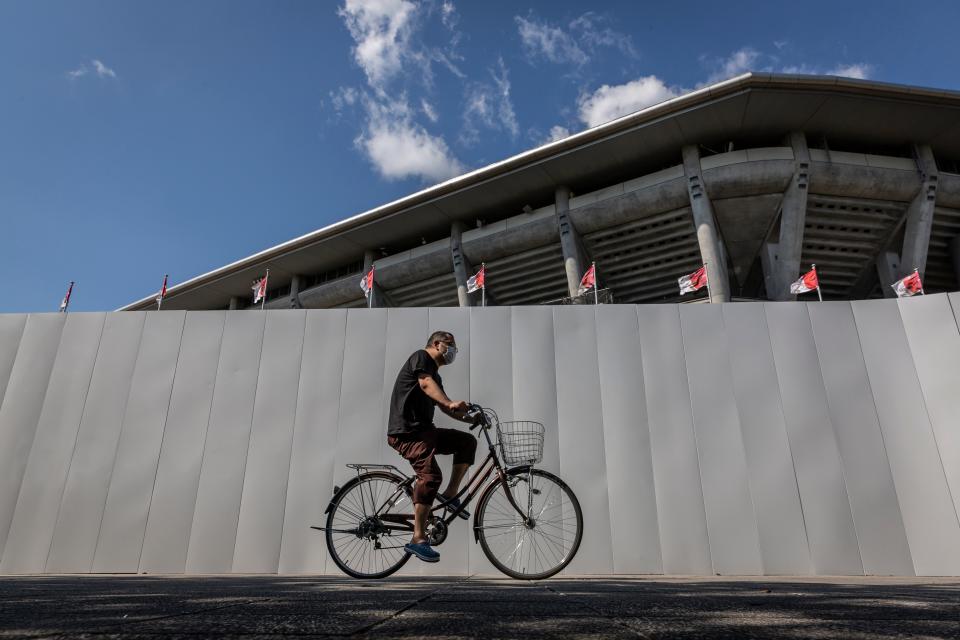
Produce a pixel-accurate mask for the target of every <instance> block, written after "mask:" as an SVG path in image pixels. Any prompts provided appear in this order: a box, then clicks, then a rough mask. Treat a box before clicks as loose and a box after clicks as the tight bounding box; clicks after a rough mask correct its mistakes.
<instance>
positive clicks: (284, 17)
mask: <svg viewBox="0 0 960 640" xmlns="http://www.w3.org/2000/svg"><path fill="white" fill-rule="evenodd" d="M678 7H679V5H677V4H676V3H673V2H669V3H668V2H640V1H635V2H602V1H594V2H590V3H577V2H566V1H562V0H553V1H550V2H521V1H511V2H506V1H492V0H487V1H484V2H479V1H476V2H468V1H466V0H420V1H415V0H367V1H360V0H339V1H337V2H334V1H333V0H331V1H309V0H296V1H294V0H275V1H272V2H266V1H256V2H254V1H246V0H223V1H213V0H208V1H197V0H193V1H190V2H185V1H180V0H163V1H162V2H161V1H154V2H147V1H145V0H144V1H138V2H127V1H120V0H117V1H73V0H59V1H54V0H3V1H2V2H0V83H2V84H0V216H2V219H3V222H4V230H5V237H6V241H5V242H4V247H3V251H2V253H0V269H2V273H3V283H4V284H3V285H2V295H0V311H47V310H51V311H53V310H56V308H57V306H58V304H59V302H60V298H61V297H62V295H63V293H64V290H65V289H66V285H67V283H68V282H69V281H70V280H76V281H77V285H76V288H75V290H74V297H73V301H72V304H71V310H75V311H79V310H109V309H114V308H116V307H119V306H121V305H123V304H125V303H127V302H131V301H133V300H135V299H138V298H141V297H143V296H146V295H149V294H151V293H152V292H154V291H155V290H156V289H158V288H159V286H160V283H161V280H162V278H163V274H164V273H169V274H170V280H171V283H177V282H181V281H183V280H186V279H188V278H190V277H193V276H195V275H198V274H200V273H203V272H205V271H208V270H210V269H213V268H216V267H219V266H222V265H224V264H226V263H228V262H231V261H233V260H236V259H239V258H242V257H244V256H247V255H249V254H251V253H254V252H256V251H259V250H262V249H264V248H266V247H269V246H272V245H274V244H277V243H280V242H283V241H285V240H288V239H290V238H292V237H294V236H297V235H300V234H303V233H306V232H309V231H312V230H314V229H317V228H320V227H322V226H325V225H327V224H329V223H331V222H334V221H336V220H339V219H342V218H344V217H347V216H350V215H353V214H355V213H359V212H362V211H364V210H367V209H369V208H371V207H374V206H376V205H378V204H382V203H384V202H388V201H390V200H393V199H395V198H397V197H400V196H402V195H405V194H407V193H410V192H413V191H416V190H418V189H420V188H422V187H424V186H427V185H430V184H433V183H436V182H438V181H441V180H443V179H445V178H448V177H450V176H451V175H455V174H456V173H458V172H461V171H465V170H469V169H473V168H477V167H480V166H483V165H485V164H488V163H490V162H494V161H497V160H499V159H502V158H504V157H508V156H510V155H513V154H515V153H518V152H521V151H523V150H525V149H529V148H531V147H534V146H537V145H538V144H541V143H543V142H545V141H547V140H549V139H551V138H552V137H556V136H563V135H566V134H567V133H572V132H576V131H579V130H582V129H584V128H586V127H588V126H594V125H596V124H599V123H601V122H603V121H606V120H609V119H611V118H613V117H616V116H618V115H622V114H624V113H627V112H630V111H633V110H635V109H637V108H641V107H643V106H647V105H649V104H651V103H654V102H657V101H660V100H663V99H666V98H669V97H671V96H673V95H677V94H680V93H683V92H684V91H689V90H690V89H693V88H696V87H697V86H700V85H702V84H704V83H708V82H711V81H715V80H719V79H722V78H724V77H729V76H732V75H737V74H739V73H742V72H744V71H747V70H773V71H786V72H800V73H834V74H841V75H851V76H856V77H867V78H871V79H876V80H881V81H887V82H896V83H904V84H916V85H925V86H934V87H939V88H946V89H960V65H958V61H960V60H958V54H957V53H956V49H955V36H956V33H955V31H956V25H957V24H960V3H957V2H953V1H943V2H928V3H925V4H924V5H923V7H922V8H921V7H919V6H918V5H916V4H913V3H905V2H899V1H897V2H890V1H879V2H878V1H872V2H846V1H840V2H838V1H837V0H833V1H831V2H816V1H808V2H806V3H802V4H801V5H798V4H796V3H788V2H773V1H770V0H766V1H763V2H759V1H757V2H727V3H717V2H699V1H696V2H694V1H688V2H686V3H683V8H682V10H678Z"/></svg>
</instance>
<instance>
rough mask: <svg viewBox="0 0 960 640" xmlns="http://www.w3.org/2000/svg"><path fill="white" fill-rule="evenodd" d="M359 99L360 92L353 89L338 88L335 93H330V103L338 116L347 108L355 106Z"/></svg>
mask: <svg viewBox="0 0 960 640" xmlns="http://www.w3.org/2000/svg"><path fill="white" fill-rule="evenodd" d="M359 97H360V92H359V91H357V90H356V89H355V88H354V87H340V88H339V89H337V90H336V91H331V92H330V102H331V104H333V108H334V110H335V111H336V112H337V114H338V115H339V114H340V113H341V112H343V111H344V110H345V109H346V108H347V107H352V106H353V105H355V104H356V103H357V100H358V99H359Z"/></svg>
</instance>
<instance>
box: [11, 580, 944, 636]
mask: <svg viewBox="0 0 960 640" xmlns="http://www.w3.org/2000/svg"><path fill="white" fill-rule="evenodd" d="M238 636H250V637H258V638H260V637H262V638H290V637H358V638H363V637H371V638H431V639H438V638H524V639H534V638H564V639H573V638H871V639H872V638H960V578H915V579H914V578H909V579H908V578H819V577H818V578H769V577H764V578H731V577H723V578H719V577H718V578H702V577H701V578H669V577H663V576H655V577H654V576H637V577H622V576H617V577H589V578H563V579H557V578H555V579H552V580H547V581H544V582H534V583H524V582H516V581H512V580H508V579H502V578H493V577H448V578H436V577H422V578H415V577H413V578H412V577H398V578H389V579H387V580H383V581H379V582H360V581H354V580H350V579H346V578H338V577H309V576H288V577H285V576H279V577H278V576H210V577H164V576H35V577H0V638H3V639H6V638H96V639H107V638H151V639H153V640H166V639H168V638H226V637H238Z"/></svg>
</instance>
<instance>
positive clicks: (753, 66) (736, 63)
mask: <svg viewBox="0 0 960 640" xmlns="http://www.w3.org/2000/svg"><path fill="white" fill-rule="evenodd" d="M760 59H761V54H760V52H759V51H757V50H756V49H753V48H751V47H743V48H742V49H738V50H737V51H734V52H733V53H731V54H730V55H729V56H728V57H726V58H722V59H720V60H713V61H712V64H711V66H713V67H714V70H713V72H712V73H711V74H710V76H709V77H708V78H707V81H706V82H705V83H704V84H713V83H714V82H720V81H721V80H727V79H728V78H733V77H735V76H739V75H741V74H743V73H746V72H747V71H756V70H757V69H758V66H759V65H760ZM701 86H702V85H701Z"/></svg>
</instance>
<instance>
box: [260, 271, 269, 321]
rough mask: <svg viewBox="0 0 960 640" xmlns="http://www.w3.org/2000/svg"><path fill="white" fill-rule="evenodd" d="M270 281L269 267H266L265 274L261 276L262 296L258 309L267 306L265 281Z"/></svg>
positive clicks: (261, 309)
mask: <svg viewBox="0 0 960 640" xmlns="http://www.w3.org/2000/svg"><path fill="white" fill-rule="evenodd" d="M269 281H270V269H267V274H266V275H265V276H263V298H261V300H260V311H263V310H264V309H265V308H266V306H267V283H268V282H269Z"/></svg>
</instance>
